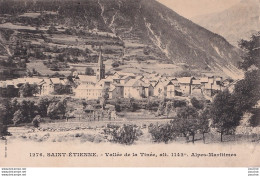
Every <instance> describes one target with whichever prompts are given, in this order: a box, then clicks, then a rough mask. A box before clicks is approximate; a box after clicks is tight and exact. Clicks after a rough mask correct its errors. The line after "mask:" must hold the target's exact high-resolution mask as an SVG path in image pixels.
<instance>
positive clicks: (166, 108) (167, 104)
mask: <svg viewBox="0 0 260 176" xmlns="http://www.w3.org/2000/svg"><path fill="white" fill-rule="evenodd" d="M172 108H173V106H172V102H171V101H167V103H166V107H165V111H166V114H167V118H168V117H169V114H170V112H171V110H172Z"/></svg>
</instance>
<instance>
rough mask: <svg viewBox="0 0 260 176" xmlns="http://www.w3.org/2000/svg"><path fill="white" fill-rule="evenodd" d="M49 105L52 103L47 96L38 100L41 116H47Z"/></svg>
mask: <svg viewBox="0 0 260 176" xmlns="http://www.w3.org/2000/svg"><path fill="white" fill-rule="evenodd" d="M49 105H50V101H49V99H48V98H46V97H41V98H40V99H39V100H38V102H37V107H38V113H39V114H40V116H41V117H46V116H47V110H48V106H49Z"/></svg>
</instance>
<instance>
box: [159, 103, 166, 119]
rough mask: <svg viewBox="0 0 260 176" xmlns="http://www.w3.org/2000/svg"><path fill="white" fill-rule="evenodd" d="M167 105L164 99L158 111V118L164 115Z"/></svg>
mask: <svg viewBox="0 0 260 176" xmlns="http://www.w3.org/2000/svg"><path fill="white" fill-rule="evenodd" d="M165 105H166V100H165V99H162V101H161V102H160V104H159V107H158V110H157V115H158V116H161V115H163V114H164V108H165Z"/></svg>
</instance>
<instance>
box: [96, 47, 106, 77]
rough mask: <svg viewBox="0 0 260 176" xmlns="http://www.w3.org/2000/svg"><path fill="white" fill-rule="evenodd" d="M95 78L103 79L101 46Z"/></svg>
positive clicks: (103, 68)
mask: <svg viewBox="0 0 260 176" xmlns="http://www.w3.org/2000/svg"><path fill="white" fill-rule="evenodd" d="M96 75H97V80H98V81H99V80H101V79H105V65H104V64H103V56H102V49H101V46H100V47H99V57H98V69H97V74H96Z"/></svg>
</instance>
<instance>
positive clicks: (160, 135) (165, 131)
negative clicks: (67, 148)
mask: <svg viewBox="0 0 260 176" xmlns="http://www.w3.org/2000/svg"><path fill="white" fill-rule="evenodd" d="M148 132H149V133H151V135H152V138H153V140H154V142H164V143H168V142H169V141H172V140H174V139H176V137H177V135H178V134H177V133H176V132H175V130H174V127H173V125H172V123H170V124H169V123H167V124H162V125H153V124H151V125H150V126H149V127H148Z"/></svg>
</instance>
